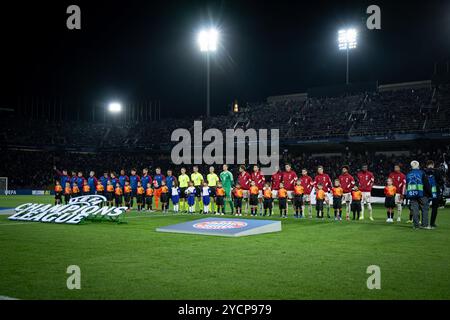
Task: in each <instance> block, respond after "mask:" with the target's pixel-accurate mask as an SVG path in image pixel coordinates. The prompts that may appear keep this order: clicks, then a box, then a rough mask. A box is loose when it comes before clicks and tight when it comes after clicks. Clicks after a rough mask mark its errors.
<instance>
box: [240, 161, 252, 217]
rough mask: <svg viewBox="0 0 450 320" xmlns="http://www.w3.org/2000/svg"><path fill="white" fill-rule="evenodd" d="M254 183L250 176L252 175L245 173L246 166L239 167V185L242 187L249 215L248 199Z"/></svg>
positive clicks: (246, 211)
mask: <svg viewBox="0 0 450 320" xmlns="http://www.w3.org/2000/svg"><path fill="white" fill-rule="evenodd" d="M251 181H252V177H251V176H250V173H248V172H247V171H245V166H244V165H241V166H240V167H239V176H238V183H239V185H240V186H241V189H242V194H243V199H244V200H245V213H246V214H247V215H248V207H249V205H248V199H249V196H250V193H249V190H250V182H251Z"/></svg>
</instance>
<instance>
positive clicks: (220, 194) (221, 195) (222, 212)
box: [216, 181, 225, 216]
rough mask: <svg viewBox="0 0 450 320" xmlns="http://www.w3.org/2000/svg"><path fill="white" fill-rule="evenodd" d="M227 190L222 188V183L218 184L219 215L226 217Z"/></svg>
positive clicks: (217, 204) (217, 203) (217, 201)
mask: <svg viewBox="0 0 450 320" xmlns="http://www.w3.org/2000/svg"><path fill="white" fill-rule="evenodd" d="M224 204H225V189H224V188H223V186H222V182H220V181H219V182H217V188H216V206H217V213H218V214H220V215H222V216H223V215H225V206H224Z"/></svg>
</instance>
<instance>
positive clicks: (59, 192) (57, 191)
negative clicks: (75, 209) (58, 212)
mask: <svg viewBox="0 0 450 320" xmlns="http://www.w3.org/2000/svg"><path fill="white" fill-rule="evenodd" d="M62 194H63V188H62V187H61V184H60V183H59V181H56V183H55V206H56V205H57V204H61V200H62Z"/></svg>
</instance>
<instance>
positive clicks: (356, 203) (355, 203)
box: [351, 186, 362, 220]
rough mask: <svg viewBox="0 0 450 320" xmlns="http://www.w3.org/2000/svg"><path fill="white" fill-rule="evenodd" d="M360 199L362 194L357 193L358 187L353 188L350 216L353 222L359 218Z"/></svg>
mask: <svg viewBox="0 0 450 320" xmlns="http://www.w3.org/2000/svg"><path fill="white" fill-rule="evenodd" d="M361 199H362V192H361V191H359V188H358V186H354V187H353V191H352V205H351V208H352V214H353V220H355V219H356V218H357V219H358V220H359V217H360V215H361Z"/></svg>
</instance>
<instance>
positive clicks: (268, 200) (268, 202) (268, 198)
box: [263, 183, 273, 216]
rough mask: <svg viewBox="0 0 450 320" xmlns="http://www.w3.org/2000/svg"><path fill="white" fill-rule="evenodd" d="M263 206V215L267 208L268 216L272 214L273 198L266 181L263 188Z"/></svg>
mask: <svg viewBox="0 0 450 320" xmlns="http://www.w3.org/2000/svg"><path fill="white" fill-rule="evenodd" d="M263 197H264V201H263V206H264V216H266V214H267V210H268V211H269V216H272V207H273V198H272V188H270V184H269V183H266V184H265V185H264V188H263Z"/></svg>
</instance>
